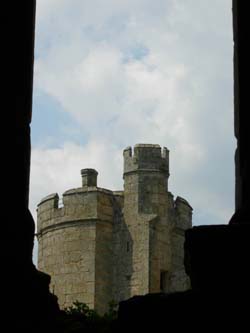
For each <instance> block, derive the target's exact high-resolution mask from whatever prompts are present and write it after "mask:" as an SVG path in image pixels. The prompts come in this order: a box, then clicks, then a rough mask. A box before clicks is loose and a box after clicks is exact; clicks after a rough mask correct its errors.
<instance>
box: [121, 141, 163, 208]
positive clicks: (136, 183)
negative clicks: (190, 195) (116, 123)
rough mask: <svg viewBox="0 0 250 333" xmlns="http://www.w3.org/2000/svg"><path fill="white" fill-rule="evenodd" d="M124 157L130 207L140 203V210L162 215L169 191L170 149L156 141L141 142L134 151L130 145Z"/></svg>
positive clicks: (125, 184)
mask: <svg viewBox="0 0 250 333" xmlns="http://www.w3.org/2000/svg"><path fill="white" fill-rule="evenodd" d="M123 156H124V174H123V178H124V190H125V193H126V197H127V199H126V202H125V204H127V207H128V209H131V207H132V206H133V207H135V206H137V209H138V210H137V211H138V212H139V213H140V212H141V213H150V214H151V213H153V214H159V209H160V206H161V203H162V205H164V203H165V201H166V199H165V198H166V193H167V191H168V177H169V151H168V149H167V148H165V147H164V148H163V149H161V147H160V146H159V145H153V144H137V145H135V147H134V152H132V148H131V147H128V148H126V149H125V150H124V152H123ZM135 204H136V205H135Z"/></svg>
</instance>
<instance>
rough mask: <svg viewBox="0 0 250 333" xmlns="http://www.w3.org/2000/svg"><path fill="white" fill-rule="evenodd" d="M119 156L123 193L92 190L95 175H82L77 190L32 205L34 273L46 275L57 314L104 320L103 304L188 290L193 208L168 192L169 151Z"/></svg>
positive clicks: (138, 150) (144, 148)
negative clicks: (90, 311)
mask: <svg viewBox="0 0 250 333" xmlns="http://www.w3.org/2000/svg"><path fill="white" fill-rule="evenodd" d="M123 156H124V174H123V178H124V190H123V191H111V190H107V189H103V188H99V187H97V174H98V173H97V171H96V170H94V169H83V170H81V175H82V187H80V188H76V189H71V190H68V191H66V192H65V193H64V194H63V206H62V207H59V204H58V203H59V197H58V194H57V193H55V194H51V195H49V196H47V197H45V198H44V199H42V200H41V202H40V203H39V204H38V208H37V214H38V219H37V223H38V224H37V227H38V233H37V234H38V242H39V253H38V267H39V269H40V270H42V271H44V272H47V273H48V274H50V275H51V289H52V291H53V292H54V293H55V294H56V295H57V296H58V300H59V304H60V306H61V307H62V308H63V307H66V306H70V305H72V303H73V302H74V301H76V300H78V301H81V302H84V303H87V304H88V305H89V306H90V307H91V308H95V309H96V310H97V311H98V312H100V313H104V312H105V311H106V310H107V307H108V303H109V301H115V302H119V301H121V300H124V299H127V298H130V297H132V296H134V295H144V294H147V293H157V292H174V291H183V290H186V289H188V288H189V279H188V277H187V275H186V273H185V270H184V264H183V261H184V260H183V259H184V250H183V245H184V232H185V230H186V229H188V228H190V227H191V226H192V208H191V206H190V205H189V203H188V202H187V201H186V200H184V199H183V198H181V197H177V198H176V199H175V200H174V198H173V195H172V194H171V193H170V192H169V191H168V178H169V151H168V150H167V148H163V149H161V147H160V146H159V145H152V144H137V145H135V147H134V149H133V150H132V149H131V147H128V148H126V149H125V150H124V152H123Z"/></svg>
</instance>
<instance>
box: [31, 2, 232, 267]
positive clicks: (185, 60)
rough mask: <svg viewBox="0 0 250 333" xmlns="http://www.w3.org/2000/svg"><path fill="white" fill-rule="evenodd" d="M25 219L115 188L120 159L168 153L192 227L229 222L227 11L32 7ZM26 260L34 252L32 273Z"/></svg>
mask: <svg viewBox="0 0 250 333" xmlns="http://www.w3.org/2000/svg"><path fill="white" fill-rule="evenodd" d="M31 133H32V154H31V179H30V210H31V212H32V214H33V216H34V219H35V221H36V206H37V204H38V203H39V201H40V200H41V198H43V197H44V196H46V195H48V194H50V193H54V192H58V194H59V195H60V196H61V195H62V193H63V192H64V191H66V190H68V189H70V188H75V187H80V186H81V176H80V170H81V169H83V168H95V169H96V170H97V171H98V173H99V175H98V186H99V187H104V188H108V189H112V190H120V189H122V188H123V179H122V172H123V157H122V152H123V149H124V148H126V147H127V146H134V145H135V144H137V143H153V144H159V145H161V146H162V147H163V146H165V147H167V148H168V149H169V150H170V179H169V190H170V191H171V192H172V193H173V194H174V196H177V195H179V196H182V197H184V198H186V199H187V200H188V201H189V203H190V204H191V206H192V207H193V209H194V211H193V225H204V224H225V223H228V221H229V219H230V217H231V216H232V214H233V211H234V151H235V145H236V141H235V139H234V136H233V135H234V129H233V38H232V12H231V0H213V2H212V4H211V2H208V1H205V0H154V1H152V0H37V12H36V35H35V64H34V89H33V119H32V124H31ZM36 260H37V243H36V244H35V248H34V262H36Z"/></svg>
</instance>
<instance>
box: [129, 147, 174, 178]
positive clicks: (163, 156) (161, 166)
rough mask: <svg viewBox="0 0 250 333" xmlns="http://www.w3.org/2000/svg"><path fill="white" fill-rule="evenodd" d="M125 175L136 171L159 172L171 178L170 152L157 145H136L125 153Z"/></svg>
mask: <svg viewBox="0 0 250 333" xmlns="http://www.w3.org/2000/svg"><path fill="white" fill-rule="evenodd" d="M123 157H124V175H125V174H127V173H130V172H134V171H139V170H141V171H158V172H162V173H165V174H166V175H167V177H168V176H169V150H168V149H167V148H166V147H163V148H161V146H159V145H156V144H136V145H135V146H134V149H133V150H132V148H131V147H127V148H126V149H124V151H123Z"/></svg>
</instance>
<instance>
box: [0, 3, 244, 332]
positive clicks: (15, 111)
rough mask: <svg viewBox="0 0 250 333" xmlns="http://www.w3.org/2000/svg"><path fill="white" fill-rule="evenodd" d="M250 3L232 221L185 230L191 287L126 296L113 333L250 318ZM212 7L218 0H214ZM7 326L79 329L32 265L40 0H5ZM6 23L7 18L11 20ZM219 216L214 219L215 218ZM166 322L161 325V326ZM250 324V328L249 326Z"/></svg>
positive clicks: (239, 45)
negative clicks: (30, 196) (31, 176)
mask: <svg viewBox="0 0 250 333" xmlns="http://www.w3.org/2000/svg"><path fill="white" fill-rule="evenodd" d="M247 4H248V3H247V1H240V0H233V27H234V43H235V44H234V82H235V92H234V94H235V135H236V138H237V152H236V159H235V163H236V213H235V214H234V215H233V217H232V219H231V221H230V224H229V225H227V226H204V227H195V228H193V229H191V230H189V231H187V233H186V244H185V251H186V253H185V264H186V270H187V272H188V274H189V275H190V277H191V281H192V287H193V289H192V290H190V291H187V292H184V293H174V294H155V295H147V296H138V297H134V298H132V299H130V300H127V301H124V302H122V303H121V304H120V308H119V318H118V322H117V323H116V324H117V327H116V329H115V331H120V332H127V331H136V330H137V332H139V331H141V330H142V329H146V328H147V329H150V328H152V330H154V331H170V332H171V331H178V329H179V328H184V329H186V330H187V329H190V330H192V331H199V332H202V331H206V330H208V329H210V331H217V330H219V329H220V331H221V332H222V331H223V332H225V330H227V329H229V328H230V330H232V329H234V330H235V331H236V332H240V331H241V328H242V327H243V325H247V324H248V321H249V320H248V303H246V301H248V300H249V284H250V283H249V281H250V279H249V273H248V263H249V253H250V251H249V249H248V247H249V246H250V245H249V244H250V242H249V239H250V232H249V228H250V218H249V214H250V213H249V202H250V194H249V190H250V169H249V149H248V144H249V142H250V140H249V139H250V138H249V136H250V131H249V123H248V122H247V111H248V104H249V103H248V91H247V90H248V85H247V82H248V81H247V80H246V79H248V78H249V59H250V57H249V47H248V43H247V41H248V40H249V36H248V34H249V33H248V31H249V29H248V22H249V17H248V10H247ZM211 5H212V4H211ZM1 10H2V13H3V14H4V15H3V16H4V19H5V21H4V20H1V23H2V24H3V27H2V30H1V31H2V32H3V34H2V35H3V37H2V40H1V46H2V56H3V61H2V67H3V68H4V69H6V75H5V76H1V78H2V83H4V91H2V100H1V105H5V106H6V107H5V108H2V110H1V117H2V122H1V124H2V131H1V133H2V135H3V139H2V140H1V148H2V149H1V152H2V156H1V157H2V159H1V160H2V163H1V164H2V168H3V171H2V194H3V196H2V201H1V202H2V210H1V213H2V214H1V242H0V244H1V265H2V266H1V279H2V284H1V287H2V288H1V326H2V327H1V328H3V329H2V331H5V332H12V331H15V332H16V331H20V332H22V331H24V332H44V331H46V330H47V331H48V332H50V331H52V332H80V331H81V332H83V331H85V332H86V331H87V329H86V327H85V326H84V322H82V321H81V320H80V319H79V318H73V317H68V316H66V314H65V313H64V312H62V311H60V309H59V307H58V304H57V299H56V296H54V295H52V294H51V293H50V292H49V282H50V277H49V276H48V275H46V274H44V273H42V272H39V271H37V269H36V268H35V267H34V265H33V263H32V247H33V240H34V221H33V219H32V217H31V215H30V213H29V211H28V194H29V166H30V121H31V106H32V84H33V57H34V22H35V20H34V18H35V0H29V1H16V2H12V1H8V2H7V1H3V4H2V7H1ZM6 22H7V23H6ZM212 222H213V221H211V223H212ZM161 325H162V326H161ZM244 331H247V327H246V328H245V330H244Z"/></svg>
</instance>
